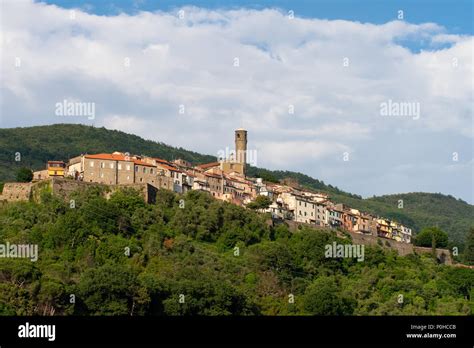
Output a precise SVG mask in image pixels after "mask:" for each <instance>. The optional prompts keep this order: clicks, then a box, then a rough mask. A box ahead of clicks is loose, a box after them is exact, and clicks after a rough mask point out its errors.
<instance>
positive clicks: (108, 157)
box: [84, 153, 154, 167]
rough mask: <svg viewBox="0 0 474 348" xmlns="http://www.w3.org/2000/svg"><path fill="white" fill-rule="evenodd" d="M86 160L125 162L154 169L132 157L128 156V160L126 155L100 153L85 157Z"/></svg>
mask: <svg viewBox="0 0 474 348" xmlns="http://www.w3.org/2000/svg"><path fill="white" fill-rule="evenodd" d="M84 157H85V158H90V159H101V160H108V161H125V162H133V163H135V164H137V165H140V166H147V167H154V165H153V164H150V163H146V162H143V161H141V160H137V159H135V158H133V157H132V156H128V159H126V157H127V156H124V155H118V154H113V153H112V154H110V153H99V154H95V155H85V156H84Z"/></svg>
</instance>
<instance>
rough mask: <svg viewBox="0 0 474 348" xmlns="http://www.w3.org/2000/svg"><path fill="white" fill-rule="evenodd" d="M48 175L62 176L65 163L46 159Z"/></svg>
mask: <svg viewBox="0 0 474 348" xmlns="http://www.w3.org/2000/svg"><path fill="white" fill-rule="evenodd" d="M47 170H48V176H49V177H53V176H62V177H64V171H65V170H66V163H64V162H63V161H48V164H47Z"/></svg>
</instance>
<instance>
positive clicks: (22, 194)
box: [0, 182, 32, 202]
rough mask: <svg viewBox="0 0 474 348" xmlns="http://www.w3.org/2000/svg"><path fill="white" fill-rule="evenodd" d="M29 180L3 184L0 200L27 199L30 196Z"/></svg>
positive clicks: (14, 200)
mask: <svg viewBox="0 0 474 348" xmlns="http://www.w3.org/2000/svg"><path fill="white" fill-rule="evenodd" d="M31 187H32V183H31V182H7V183H5V185H4V186H3V191H2V194H1V195H0V200H6V201H9V202H16V201H28V200H29V199H30V197H31Z"/></svg>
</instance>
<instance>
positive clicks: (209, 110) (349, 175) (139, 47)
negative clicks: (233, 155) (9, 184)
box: [0, 1, 474, 201]
mask: <svg viewBox="0 0 474 348" xmlns="http://www.w3.org/2000/svg"><path fill="white" fill-rule="evenodd" d="M1 7H2V12H3V15H2V22H3V23H2V30H1V37H0V39H1V40H0V49H1V52H2V54H1V59H2V61H1V73H2V86H1V88H2V89H1V95H2V99H1V101H0V102H1V111H2V118H1V120H2V124H3V126H5V127H13V126H26V125H34V124H48V123H56V122H63V120H58V118H57V117H55V116H54V113H53V110H54V104H55V103H56V102H58V101H62V100H63V99H65V98H66V97H70V98H75V99H77V100H81V101H85V102H95V103H96V119H95V120H94V122H95V124H96V125H104V126H106V127H110V128H117V129H122V130H124V131H128V132H133V133H137V134H138V135H142V136H145V137H147V138H151V139H155V140H159V141H164V142H167V143H170V144H172V145H176V146H183V147H185V148H189V149H192V150H195V151H201V152H205V153H209V154H215V153H216V152H217V150H219V149H222V148H225V147H226V146H232V137H233V132H232V131H233V129H235V128H238V127H241V126H243V127H246V128H248V130H249V137H250V139H249V141H250V144H249V145H250V146H254V147H256V145H258V147H259V148H260V151H261V152H260V153H259V164H265V165H267V166H269V167H272V168H277V167H280V166H284V167H285V169H294V170H298V171H303V172H306V173H308V174H311V175H314V176H316V177H318V178H321V179H323V180H324V181H326V182H328V183H332V184H336V185H338V186H341V187H343V188H345V189H347V190H350V191H352V192H354V193H362V194H371V193H372V192H378V193H381V192H389V191H391V192H393V190H400V191H406V190H404V188H405V187H410V188H411V187H418V186H417V185H419V186H420V187H424V188H426V187H429V188H432V189H433V191H437V192H438V191H443V188H446V193H451V194H454V195H457V196H461V197H463V198H464V199H468V200H471V201H472V196H471V197H469V195H466V194H465V192H466V191H468V190H465V187H466V185H467V186H469V185H472V182H469V180H467V181H466V180H465V179H464V181H460V182H459V183H458V184H457V185H456V186H455V187H453V185H451V184H450V185H447V184H446V183H445V180H446V178H445V177H444V176H443V175H442V174H439V175H437V174H436V173H434V174H433V173H432V172H431V168H432V166H433V165H436V163H438V161H439V160H440V156H441V154H439V152H438V154H436V153H435V152H433V153H432V155H431V156H427V157H425V158H424V159H423V161H424V162H423V164H424V166H421V165H420V164H421V163H420V162H419V159H417V160H415V159H411V161H412V162H409V163H407V162H406V158H407V157H410V156H411V154H410V151H413V149H416V148H417V146H418V144H417V141H418V139H420V138H423V139H424V141H425V142H426V144H424V146H428V148H429V146H431V147H436V148H438V147H439V146H440V143H441V144H442V145H443V146H444V148H446V149H449V151H460V152H463V153H464V154H465V156H464V158H465V160H466V161H469V160H471V159H472V135H473V132H472V130H473V129H472V112H473V108H472V100H473V95H472V90H473V86H472V76H473V74H474V72H473V66H472V50H473V38H472V36H459V35H453V34H450V33H448V32H446V30H445V29H444V28H443V27H441V26H439V25H437V24H435V23H425V24H420V25H415V24H409V23H406V22H401V21H394V22H389V23H386V24H383V25H375V24H369V23H358V22H350V21H342V20H334V21H328V20H319V19H303V18H294V19H289V18H288V16H287V15H286V14H285V13H281V12H279V11H278V10H274V9H264V10H261V11H256V10H247V9H238V10H207V9H200V8H194V7H186V8H184V14H185V16H184V19H179V18H178V16H177V11H174V12H173V13H163V12H155V13H149V12H141V13H138V14H136V15H125V14H120V15H117V16H110V17H107V16H97V15H92V14H88V13H86V12H83V11H81V10H80V9H77V10H76V13H75V19H71V18H70V11H69V10H66V9H62V8H60V7H56V6H51V5H45V4H42V3H33V2H31V1H2V3H1ZM175 12H176V13H175ZM404 40H405V41H410V42H412V43H413V44H415V43H416V42H417V41H418V40H425V41H427V42H432V43H433V44H434V46H433V47H435V48H434V49H433V48H432V47H430V50H429V51H421V52H420V53H414V52H412V51H411V50H410V49H408V48H407V47H404V46H402V45H401V44H399V42H401V41H404ZM437 44H444V46H443V48H439V49H436V47H437V46H436V45H437ZM446 44H448V45H446ZM16 57H19V58H20V59H21V67H15V58H16ZM235 58H238V60H239V67H235V66H233V64H234V62H235V60H234V59H235ZM345 58H347V60H346V62H348V63H349V64H348V66H344V64H343V63H344V59H345ZM126 62H130V65H129V66H127V65H126ZM389 99H390V100H393V101H398V102H411V101H414V102H419V103H420V105H421V116H420V119H419V120H416V121H415V120H412V119H408V118H387V117H381V116H380V111H379V110H380V103H382V102H385V101H387V100H389ZM180 105H184V106H185V114H184V115H180V114H179V112H178V111H179V107H180ZM290 105H292V106H293V107H294V113H289V112H288V111H289V106H290ZM71 121H74V122H86V120H84V119H83V118H81V119H79V118H78V119H77V120H71ZM394 147H395V148H396V150H395V151H394V150H393V148H394ZM459 147H461V148H459ZM451 148H453V149H452V150H451ZM345 150H349V151H351V153H354V155H355V157H354V158H353V162H351V164H350V166H346V167H344V171H343V173H342V174H341V175H339V173H340V172H341V171H340V167H339V166H340V165H341V164H340V157H341V152H342V151H345ZM357 161H359V162H357ZM402 164H408V167H406V169H404V170H405V172H406V175H404V176H403V177H397V178H398V181H396V180H393V178H392V179H391V181H390V183H387V185H388V184H390V185H391V187H390V188H386V187H385V188H384V187H383V183H384V176H386V177H387V178H388V177H389V175H390V174H389V173H390V168H391V166H397V165H402ZM430 166H431V167H430ZM367 168H372V171H367V170H366V169H367ZM381 168H382V169H381ZM403 168H405V167H403ZM427 168H430V169H429V170H428V169H427ZM456 168H458V169H453V170H452V171H455V170H458V174H459V176H460V177H462V178H466V177H469V174H472V168H469V166H458V167H456ZM419 171H422V173H424V172H426V175H427V176H428V177H429V179H420V178H419V177H420V173H419ZM371 173H377V174H376V175H377V180H375V181H374V184H373V185H377V187H373V188H372V190H373V191H371V188H370V185H367V184H366V182H367V180H368V178H370V177H371ZM410 173H411V174H414V173H417V174H418V175H417V176H415V175H411V174H410ZM421 176H423V175H421ZM381 185H382V186H381ZM448 191H449V192H448Z"/></svg>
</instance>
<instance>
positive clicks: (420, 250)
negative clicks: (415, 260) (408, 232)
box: [413, 246, 453, 265]
mask: <svg viewBox="0 0 474 348" xmlns="http://www.w3.org/2000/svg"><path fill="white" fill-rule="evenodd" d="M413 249H414V251H415V253H417V254H428V253H429V254H431V253H432V252H433V249H431V248H424V247H419V246H415V247H413ZM436 258H437V259H438V262H439V263H444V264H447V265H452V264H453V258H452V257H451V253H450V252H449V250H448V249H439V248H438V249H436Z"/></svg>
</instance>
